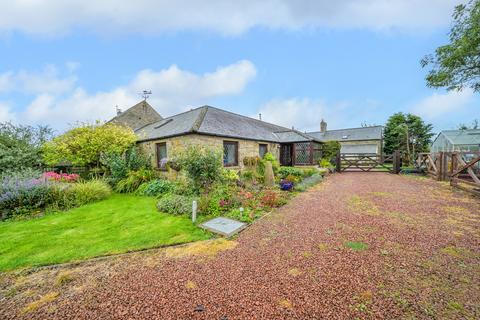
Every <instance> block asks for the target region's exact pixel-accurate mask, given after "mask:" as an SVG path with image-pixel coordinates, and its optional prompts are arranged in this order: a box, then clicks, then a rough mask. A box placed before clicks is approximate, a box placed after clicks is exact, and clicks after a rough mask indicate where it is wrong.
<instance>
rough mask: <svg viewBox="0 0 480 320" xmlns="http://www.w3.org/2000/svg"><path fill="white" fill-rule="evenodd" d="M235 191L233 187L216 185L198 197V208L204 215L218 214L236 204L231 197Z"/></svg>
mask: <svg viewBox="0 0 480 320" xmlns="http://www.w3.org/2000/svg"><path fill="white" fill-rule="evenodd" d="M235 192H236V188H235V187H231V186H225V185H217V186H215V188H213V189H212V190H211V191H210V192H209V193H208V194H205V195H204V196H202V197H201V198H200V200H199V205H198V209H199V211H200V212H201V213H202V214H205V215H218V214H221V213H223V212H226V211H228V210H229V209H230V208H232V207H233V206H235V205H237V204H238V203H237V201H235V199H234V197H233V194H234V193H235Z"/></svg>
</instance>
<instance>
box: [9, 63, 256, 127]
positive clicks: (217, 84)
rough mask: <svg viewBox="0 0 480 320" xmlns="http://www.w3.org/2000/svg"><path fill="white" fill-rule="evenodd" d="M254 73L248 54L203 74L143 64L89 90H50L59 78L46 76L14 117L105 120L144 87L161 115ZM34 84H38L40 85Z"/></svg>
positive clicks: (228, 91) (237, 89)
mask: <svg viewBox="0 0 480 320" xmlns="http://www.w3.org/2000/svg"><path fill="white" fill-rule="evenodd" d="M9 74H13V75H16V74H17V73H14V72H9ZM255 75H256V69H255V66H254V65H253V63H251V62H250V61H247V60H242V61H239V62H236V63H233V64H230V65H227V66H224V67H219V68H217V69H216V70H215V71H213V72H209V73H205V74H195V73H192V72H189V71H186V70H182V69H180V68H179V67H177V66H175V65H173V66H170V67H169V68H167V69H164V70H160V71H154V70H141V71H139V72H138V73H137V75H136V76H135V77H134V78H133V79H132V80H131V81H129V82H128V83H127V84H125V85H122V86H119V87H117V88H114V89H113V90H111V91H105V92H96V93H93V94H91V93H88V92H86V91H85V89H83V88H82V87H79V86H77V87H75V88H70V90H69V91H67V92H65V91H64V92H63V93H60V91H61V90H52V89H53V88H54V87H60V85H54V84H55V83H62V79H55V78H53V79H50V80H51V81H50V82H51V84H52V88H50V87H48V88H44V89H45V90H44V91H43V92H41V93H39V94H37V95H36V96H35V97H34V99H33V101H31V102H30V103H29V104H28V106H27V107H26V109H25V110H24V111H23V112H20V113H17V114H16V118H18V119H19V120H21V121H25V122H28V123H45V124H50V125H53V126H54V127H56V128H64V127H65V126H66V125H68V124H73V123H75V122H92V121H95V120H108V119H109V118H111V117H113V116H114V115H115V106H119V107H120V108H122V109H124V110H125V109H126V108H128V107H130V106H132V105H134V104H135V103H137V102H138V101H139V100H140V93H141V92H142V90H144V89H148V90H151V91H152V93H153V94H152V96H151V98H150V99H149V102H150V103H151V104H152V106H154V107H155V108H156V109H157V111H159V112H160V114H162V115H163V116H168V115H172V114H174V113H177V112H180V111H184V110H186V109H187V108H189V106H192V105H199V104H204V103H205V102H206V101H207V100H208V99H210V98H215V97H219V96H226V95H235V94H239V93H241V92H242V91H243V90H244V89H245V87H246V85H247V84H248V83H249V82H250V81H251V80H252V79H253V78H254V77H255ZM72 76H73V75H72ZM47 78H48V77H47ZM34 83H37V82H36V81H34ZM35 88H36V90H39V89H40V86H38V87H35ZM67 89H68V88H67Z"/></svg>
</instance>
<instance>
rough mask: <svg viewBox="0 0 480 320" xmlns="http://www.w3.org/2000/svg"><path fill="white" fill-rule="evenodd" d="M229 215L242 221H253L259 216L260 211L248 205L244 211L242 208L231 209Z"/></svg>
mask: <svg viewBox="0 0 480 320" xmlns="http://www.w3.org/2000/svg"><path fill="white" fill-rule="evenodd" d="M227 216H228V217H230V218H232V219H235V220H238V221H242V222H252V221H253V220H254V219H255V218H256V217H258V216H259V213H258V212H256V211H255V210H252V209H250V208H248V207H247V208H243V211H242V210H240V208H235V209H232V210H230V211H229V212H228V214H227Z"/></svg>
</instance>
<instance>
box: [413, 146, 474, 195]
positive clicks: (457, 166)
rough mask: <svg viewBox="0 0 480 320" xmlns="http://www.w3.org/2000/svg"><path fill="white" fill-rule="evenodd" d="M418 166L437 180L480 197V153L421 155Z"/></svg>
mask: <svg viewBox="0 0 480 320" xmlns="http://www.w3.org/2000/svg"><path fill="white" fill-rule="evenodd" d="M416 165H417V167H419V168H422V169H423V170H425V173H427V174H428V175H429V176H431V177H432V178H434V179H436V180H439V181H450V185H452V186H454V187H456V188H459V189H462V190H465V191H468V192H470V193H473V194H475V195H478V196H480V152H463V151H458V152H437V153H419V154H418V158H417V163H416Z"/></svg>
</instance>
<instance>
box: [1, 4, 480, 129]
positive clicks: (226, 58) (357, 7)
mask: <svg viewBox="0 0 480 320" xmlns="http://www.w3.org/2000/svg"><path fill="white" fill-rule="evenodd" d="M38 2H40V3H42V2H43V5H41V6H40V5H39V6H35V5H33V4H32V2H23V3H22V4H18V3H16V4H15V3H13V2H12V3H13V4H10V3H5V4H0V12H3V13H0V121H8V120H11V121H15V122H20V123H28V124H49V125H51V126H53V127H54V128H56V129H58V130H59V131H61V130H64V129H65V128H67V127H68V126H69V125H70V124H73V123H75V122H77V121H87V122H91V121H94V120H96V119H99V120H106V119H108V118H110V117H111V116H113V115H114V112H115V106H116V105H118V106H119V107H120V108H121V109H126V108H127V107H129V106H131V105H133V104H134V103H136V102H137V101H138V100H140V94H139V93H140V92H141V91H142V90H143V89H149V90H152V96H151V97H150V99H149V101H150V103H151V104H152V105H153V106H154V107H155V108H156V109H157V110H158V111H159V112H160V113H161V114H162V115H163V116H169V115H172V114H175V113H177V112H181V111H184V110H188V109H190V108H192V107H196V106H201V105H205V104H209V105H213V106H218V107H221V108H224V109H227V110H231V111H234V112H237V113H240V114H244V115H249V116H253V117H257V115H258V113H262V117H263V119H264V120H267V121H271V122H274V123H278V124H281V125H285V126H289V127H290V126H295V128H298V129H300V130H318V126H319V122H320V120H321V119H322V118H324V119H325V120H326V121H327V122H328V126H329V128H330V129H336V128H345V127H357V126H360V125H361V124H362V123H366V124H384V122H385V121H386V119H387V118H388V116H389V115H391V114H392V113H394V112H398V111H403V112H412V113H415V114H418V115H421V116H422V117H424V118H425V120H426V121H427V122H430V123H433V124H434V127H435V130H436V131H439V130H442V129H451V128H455V127H456V126H457V125H458V124H459V123H470V122H471V121H472V120H473V118H480V112H479V111H478V110H479V108H478V105H479V101H480V99H479V97H478V94H476V95H475V94H474V93H472V92H471V91H469V90H466V91H463V92H460V93H458V92H446V91H445V90H435V89H431V88H427V87H426V86H425V81H424V76H425V73H426V70H423V69H422V68H421V67H420V64H419V61H420V59H421V58H422V57H423V56H424V55H425V54H428V53H431V52H433V51H434V50H435V48H436V47H437V46H439V45H442V44H444V43H446V42H447V41H448V37H447V33H448V30H449V26H450V22H451V18H450V15H451V12H452V9H453V7H454V5H455V4H457V3H458V1H454V0H438V1H434V3H435V6H434V5H433V2H431V3H429V1H412V0H392V1H380V0H358V1H350V0H345V1H338V2H336V3H331V2H330V1H282V0H271V1H265V2H263V3H261V4H259V2H255V1H252V2H249V1H246V2H242V4H243V5H239V4H238V3H237V2H230V1H222V2H217V1H210V2H207V3H205V2H204V5H202V6H199V4H198V2H197V1H180V2H178V3H174V4H172V3H171V2H168V1H165V2H164V1H149V0H140V1H138V3H137V5H136V6H135V7H129V5H122V6H119V5H118V4H116V2H115V1H110V0H105V1H101V2H100V5H98V2H97V4H95V3H94V2H93V1H92V2H90V1H69V2H68V3H65V2H62V1H56V0H54V1H53V0H52V1H38ZM2 15H3V16H2ZM66 17H69V19H67V18H66ZM100 17H101V18H100ZM2 21H3V22H2Z"/></svg>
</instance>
